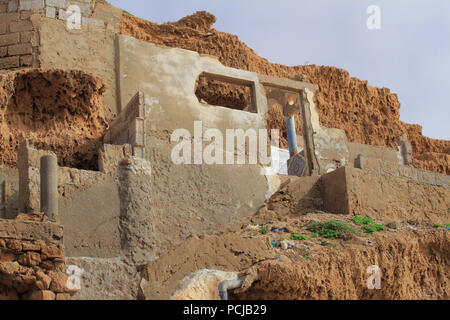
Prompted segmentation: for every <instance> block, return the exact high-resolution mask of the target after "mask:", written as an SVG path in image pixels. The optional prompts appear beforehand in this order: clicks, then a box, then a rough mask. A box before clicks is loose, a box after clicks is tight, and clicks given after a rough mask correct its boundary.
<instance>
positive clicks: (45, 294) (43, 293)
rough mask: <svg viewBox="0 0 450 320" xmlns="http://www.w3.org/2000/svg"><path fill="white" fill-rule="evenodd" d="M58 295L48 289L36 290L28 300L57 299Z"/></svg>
mask: <svg viewBox="0 0 450 320" xmlns="http://www.w3.org/2000/svg"><path fill="white" fill-rule="evenodd" d="M55 298H56V295H55V294H54V293H53V292H51V291H48V290H39V291H34V292H33V293H32V294H31V295H30V297H29V298H28V300H55Z"/></svg>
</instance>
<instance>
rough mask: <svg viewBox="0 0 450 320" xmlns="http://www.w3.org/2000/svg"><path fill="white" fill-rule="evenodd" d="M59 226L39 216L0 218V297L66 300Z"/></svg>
mask: <svg viewBox="0 0 450 320" xmlns="http://www.w3.org/2000/svg"><path fill="white" fill-rule="evenodd" d="M64 261H65V260H64V250H63V228H62V226H60V225H59V224H56V223H51V222H48V221H45V219H44V217H43V216H39V215H19V216H18V218H17V219H16V220H2V219H0V300H69V299H70V298H71V296H72V295H73V294H75V293H76V290H74V289H73V288H72V289H71V288H69V287H71V286H70V282H69V275H68V274H66V267H65V263H64Z"/></svg>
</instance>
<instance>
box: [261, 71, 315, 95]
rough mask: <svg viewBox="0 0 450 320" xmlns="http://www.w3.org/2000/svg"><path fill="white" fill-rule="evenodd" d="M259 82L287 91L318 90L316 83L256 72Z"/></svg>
mask: <svg viewBox="0 0 450 320" xmlns="http://www.w3.org/2000/svg"><path fill="white" fill-rule="evenodd" d="M258 78H259V82H260V83H261V84H263V85H267V86H272V87H275V88H277V89H282V90H287V91H303V90H305V89H308V90H311V91H313V92H316V91H317V90H319V86H318V85H317V84H312V83H309V82H303V81H296V80H290V79H283V78H275V77H271V76H266V75H263V74H258Z"/></svg>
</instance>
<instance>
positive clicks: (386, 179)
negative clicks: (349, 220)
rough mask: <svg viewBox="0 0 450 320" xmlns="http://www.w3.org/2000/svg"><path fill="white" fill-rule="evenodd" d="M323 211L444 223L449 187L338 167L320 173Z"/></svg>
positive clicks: (448, 208) (448, 211)
mask: <svg viewBox="0 0 450 320" xmlns="http://www.w3.org/2000/svg"><path fill="white" fill-rule="evenodd" d="M322 186H323V195H324V208H325V211H327V212H333V213H338V214H351V215H360V216H369V217H372V218H374V219H378V220H381V221H387V220H416V219H420V220H427V221H432V222H434V223H448V218H449V217H450V188H448V187H441V186H432V185H427V184H422V183H417V182H414V181H412V180H410V179H407V178H402V177H396V176H392V175H386V174H379V173H369V172H367V171H363V170H360V169H355V168H350V167H342V168H339V169H338V170H336V171H335V172H332V173H330V174H327V175H325V176H323V184H322Z"/></svg>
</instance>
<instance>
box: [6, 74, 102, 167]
mask: <svg viewBox="0 0 450 320" xmlns="http://www.w3.org/2000/svg"><path fill="white" fill-rule="evenodd" d="M0 83H1V86H0V165H1V166H8V167H16V165H17V149H18V147H19V145H20V144H21V143H22V142H23V141H24V140H25V139H31V140H33V141H34V145H35V146H36V147H37V148H39V149H43V150H51V151H53V152H55V153H56V155H57V156H58V162H59V165H61V166H68V167H75V168H79V169H94V170H95V169H97V168H98V164H97V157H98V156H97V152H98V149H99V147H100V146H101V141H100V139H101V137H102V134H103V132H104V130H105V129H106V122H105V119H104V117H103V114H102V110H104V109H105V108H104V106H103V94H104V91H105V86H104V84H103V82H102V81H101V80H100V79H98V78H96V77H93V76H92V75H89V74H87V73H84V72H81V71H62V70H39V69H32V70H31V69H30V70H21V71H14V72H1V73H0Z"/></svg>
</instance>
